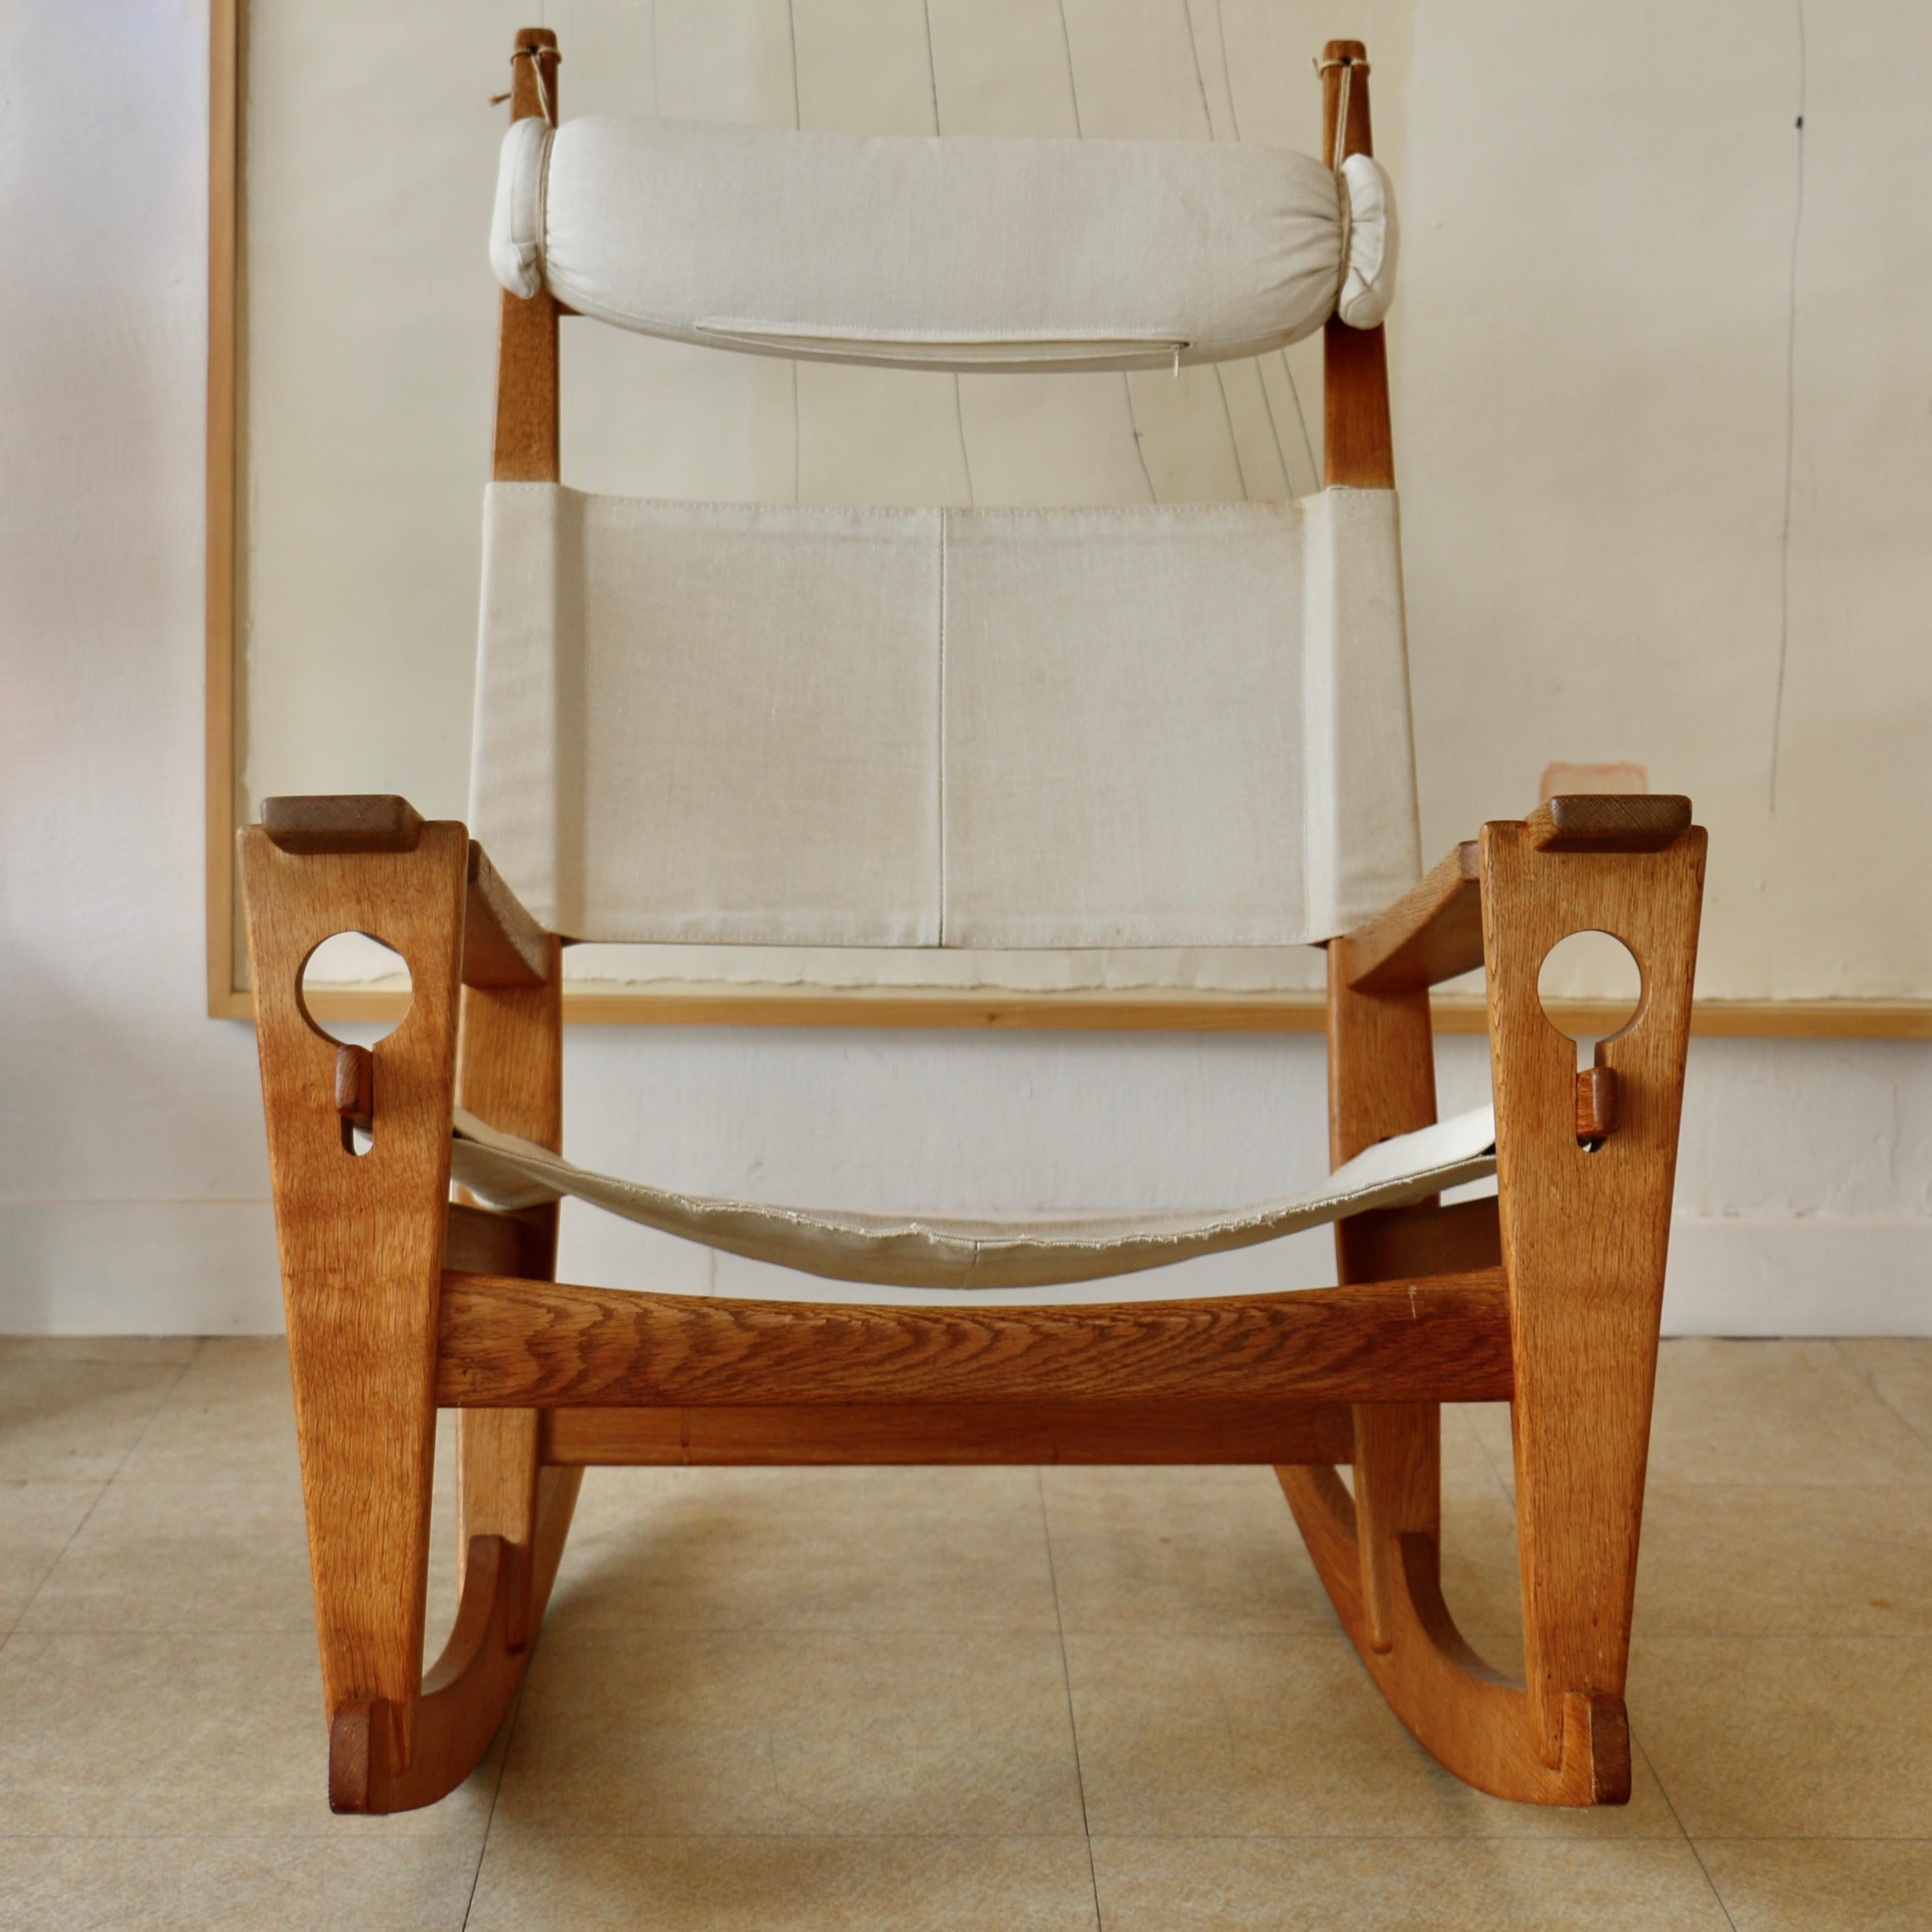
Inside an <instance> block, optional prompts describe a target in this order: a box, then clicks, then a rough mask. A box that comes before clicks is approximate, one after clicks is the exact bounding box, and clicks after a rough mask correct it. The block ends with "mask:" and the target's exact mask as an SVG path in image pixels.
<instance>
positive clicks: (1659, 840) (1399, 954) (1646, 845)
mask: <svg viewBox="0 0 1932 1932" xmlns="http://www.w3.org/2000/svg"><path fill="white" fill-rule="evenodd" d="M1523 823H1525V824H1526V825H1527V826H1529V835H1530V838H1531V840H1532V843H1534V844H1536V845H1537V846H1538V847H1540V848H1541V850H1544V851H1546V852H1659V851H1661V850H1663V849H1664V847H1665V846H1667V845H1669V844H1672V843H1673V841H1676V839H1678V838H1682V836H1683V835H1684V834H1685V832H1688V831H1689V830H1690V829H1691V801H1690V800H1689V799H1688V798H1685V797H1682V796H1679V795H1678V794H1676V793H1667V792H1573V793H1567V794H1565V796H1561V797H1558V798H1553V799H1551V800H1550V802H1549V803H1548V804H1547V805H1541V806H1539V807H1538V808H1537V809H1536V810H1535V811H1533V812H1532V813H1531V814H1530V815H1529V817H1528V818H1526V820H1524V821H1523ZM1480 873H1481V847H1480V845H1479V843H1478V841H1477V840H1475V839H1473V838H1472V839H1468V840H1466V841H1464V842H1463V844H1460V845H1458V846H1457V847H1456V849H1455V850H1454V851H1453V852H1452V853H1450V855H1449V856H1448V858H1446V859H1444V860H1443V862H1442V864H1441V865H1438V866H1437V867H1436V869H1435V871H1433V872H1431V873H1430V874H1429V876H1428V877H1427V878H1425V879H1424V880H1423V881H1422V883H1421V884H1420V885H1418V886H1415V887H1414V888H1413V889H1412V890H1410V891H1409V892H1405V893H1404V894H1403V896H1402V897H1401V898H1399V899H1397V901H1396V902H1395V904H1394V905H1392V906H1391V907H1388V910H1386V911H1384V912H1379V913H1376V916H1375V917H1374V918H1373V919H1370V921H1369V922H1368V924H1367V925H1366V926H1358V927H1357V928H1356V929H1355V931H1354V932H1352V933H1350V934H1349V935H1347V940H1346V944H1347V947H1348V970H1349V986H1351V987H1352V988H1353V989H1355V992H1358V993H1401V992H1414V991H1415V989H1416V988H1418V987H1419V986H1439V985H1440V984H1441V983H1442V982H1443V981H1444V980H1453V979H1454V978H1455V977H1456V976H1457V974H1459V973H1471V972H1474V971H1475V969H1476V968H1478V966H1480V965H1481V964H1482V963H1483V898H1482V886H1481V880H1480V877H1479V874H1480Z"/></svg>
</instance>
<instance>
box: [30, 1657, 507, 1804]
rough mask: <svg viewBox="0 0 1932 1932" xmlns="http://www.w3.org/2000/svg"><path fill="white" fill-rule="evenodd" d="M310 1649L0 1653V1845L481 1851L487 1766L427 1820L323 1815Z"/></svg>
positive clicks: (323, 1752)
mask: <svg viewBox="0 0 1932 1932" xmlns="http://www.w3.org/2000/svg"><path fill="white" fill-rule="evenodd" d="M321 1703H322V1700H321V1696H320V1678H319V1674H318V1670H317V1662H316V1655H315V1643H314V1639H313V1638H312V1637H308V1636H305V1635H302V1634H296V1633H288V1634H270V1635H250V1636H245V1637H236V1636H228V1637H181V1636H169V1637H124V1636H98V1635H83V1636H52V1635H45V1634H40V1633H38V1632H29V1631H15V1632H14V1633H13V1635H12V1636H11V1637H9V1638H8V1639H7V1642H6V1644H5V1648H4V1649H0V1836H10V1835H29V1836H31V1835H47V1836H59V1837H75V1838H95V1837H123V1836H139V1835H147V1834H153V1833H163V1834H166V1833H177V1834H184V1835H193V1836H197V1837H202V1836H205V1837H223V1838H242V1837H252V1836H260V1835H266V1836H275V1835H310V1834H326V1835H333V1836H338V1837H340V1836H344V1835H350V1834H353V1833H357V1832H363V1833H368V1834H371V1835H375V1836H378V1837H382V1836H390V1837H407V1836H419V1837H437V1836H451V1835H455V1836H461V1835H464V1834H468V1835H469V1836H470V1837H471V1838H472V1839H475V1838H480V1837H481V1832H482V1829H483V1826H484V1820H485V1819H486V1818H487V1813H488V1806H489V1800H490V1793H491V1791H492V1790H493V1788H494V1786H495V1783H496V1759H495V1757H492V1758H491V1759H490V1760H487V1761H486V1763H484V1766H481V1768H479V1769H478V1771H477V1772H476V1773H475V1775H474V1776H473V1777H472V1778H471V1780H470V1781H469V1784H467V1785H466V1786H465V1787H463V1790H461V1791H460V1792H458V1793H455V1794H454V1795H452V1796H451V1797H450V1798H449V1799H446V1800H445V1801H444V1802H443V1804H441V1805H438V1806H437V1807H436V1808H434V1810H431V1811H418V1812H411V1813H409V1814H407V1815H405V1816H404V1817H398V1818H393V1819H344V1818H333V1817H331V1816H330V1814H329V1807H328V1800H327V1796H326V1763H327V1741H326V1737H325V1736H324V1733H323V1724H322V1709H321Z"/></svg>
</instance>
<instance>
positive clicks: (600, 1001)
mask: <svg viewBox="0 0 1932 1932" xmlns="http://www.w3.org/2000/svg"><path fill="white" fill-rule="evenodd" d="M246 4H247V0H211V5H210V9H209V16H210V41H209V61H208V419H207V420H208V456H207V463H208V476H207V553H206V562H207V570H206V580H207V599H206V610H207V631H206V646H205V663H206V720H205V744H206V779H205V800H206V811H205V820H206V830H205V853H206V869H205V881H206V933H207V938H206V951H207V965H208V981H207V985H208V1013H209V1014H210V1016H212V1017H214V1018H217V1019H253V1018H254V1013H255V1006H254V997H253V995H251V992H249V990H248V988H247V987H246V986H244V985H243V984H242V980H241V975H240V974H239V972H238V971H237V970H236V969H237V967H238V965H239V959H238V956H237V950H236V933H237V927H236V910H237V899H236V875H235V835H236V829H237V827H238V826H239V823H240V801H239V795H238V793H237V790H236V768H235V747H236V718H235V705H236V697H237V690H236V676H235V651H236V617H237V610H236V587H237V582H238V578H237V569H238V565H239V557H238V547H237V540H238V535H239V529H238V523H239V517H238V511H237V500H238V499H237V490H238V487H239V485H240V483H241V481H242V478H241V453H240V434H241V431H242V422H241V419H240V414H239V389H240V380H241V373H242V356H243V353H244V349H245V341H244V330H243V326H242V209H243V199H242V197H243V194H244V179H243V172H242V151H243V149H242V114H241V101H242V87H241V81H242V73H243V58H244V49H243V27H244V24H245V7H246ZM538 299H539V300H540V301H541V302H545V303H547V302H548V301H549V298H548V297H547V296H544V297H540V298H538ZM551 327H552V329H553V328H554V323H553V322H552V323H551ZM552 407H554V404H552ZM526 431H527V433H528V434H531V435H532V436H534V437H536V438H537V440H538V443H537V444H532V445H530V446H529V447H532V448H534V447H536V446H538V444H540V443H541V423H540V422H538V421H535V420H532V421H531V422H528V423H526ZM551 446H552V450H553V452H554V425H553V426H552V430H551ZM498 455H499V461H500V460H502V457H503V455H504V452H503V450H502V447H501V446H500V444H499V452H498ZM1433 1004H1434V1013H1435V1024H1436V1031H1438V1032H1439V1033H1451V1034H1480V1033H1483V1032H1485V1031H1487V1028H1488V1013H1487V1006H1486V1004H1485V1002H1484V998H1483V996H1482V995H1481V994H1480V993H1468V994H1460V993H1458V994H1448V995H1443V994H1437V995H1435V996H1434V1002H1433ZM406 1006H407V997H406V995H403V994H401V993H400V992H392V991H389V990H386V989H359V988H347V987H345V988H340V989H333V990H331V991H329V992H325V993H323V994H321V995H319V996H318V997H317V1000H316V1001H315V1003H314V1010H315V1013H316V1015H317V1018H318V1019H335V1020H359V1019H371V1020H390V1021H393V1020H395V1019H399V1018H401V1015H402V1013H403V1012H404V1009H405V1007H406ZM1556 1011H1558V1012H1559V1013H1560V1014H1561V1015H1562V1017H1563V1019H1564V1021H1565V1024H1566V1025H1568V1026H1569V1028H1571V1031H1573V1032H1574V1033H1577V1034H1597V1033H1600V1032H1602V1031H1607V1030H1608V1029H1610V1028H1613V1027H1615V1026H1616V1025H1620V1024H1621V1023H1622V1019H1623V1017H1624V1010H1623V1009H1622V1008H1620V1007H1610V1006H1607V1005H1604V1004H1601V1003H1598V1002H1594V1001H1566V1002H1564V1003H1562V1004H1560V1005H1559V1007H1557V1008H1556ZM563 1013H564V1019H565V1022H580V1023H582V1024H584V1025H599V1026H613V1025H618V1026H621V1025H660V1026H661V1025H691V1026H715V1025H735V1026H758V1025H766V1026H868V1027H978V1028H1020V1029H1034V1030H1039V1029H1052V1030H1064V1031H1088V1030H1101V1031H1112V1030H1127V1029H1132V1030H1138V1031H1156V1032H1203V1031H1208V1032H1241V1033H1320V1032H1321V1031H1323V1029H1324V1028H1325V1025H1326V1024H1327V1022H1326V1017H1325V1013H1326V1008H1325V1001H1324V998H1323V996H1322V995H1321V994H1319V993H1314V992H1307V993H1303V992H1286V993H1241V992H1195V991H1187V990H1175V991H1166V990H1162V989H1148V990H1136V991H1132V992H1114V991H1100V990H1092V989H1082V990H1079V991H1076V992H1034V993H1028V992H989V991H987V990H986V989H963V988H962V989H948V988H897V987H879V988H869V989H844V988H835V987H826V988H801V987H798V986H762V985H757V984H736V983H688V984H671V983H658V984H655V985H653V986H649V987H631V986H610V987H603V986H586V985H584V984H583V983H577V984H575V985H573V986H570V987H568V988H567V989H565V993H564V996H563ZM1691 1031H1693V1032H1694V1033H1697V1034H1729V1035H1741V1034H1743V1035H1762V1036H1778V1037H1790V1038H1820V1039H1843V1040H1852V1039H1932V1001H1923V1000H1842V999H1814V1000H1713V1001H1700V1002H1698V1003H1697V1005H1696V1007H1694V1010H1693V1013H1692V1018H1691Z"/></svg>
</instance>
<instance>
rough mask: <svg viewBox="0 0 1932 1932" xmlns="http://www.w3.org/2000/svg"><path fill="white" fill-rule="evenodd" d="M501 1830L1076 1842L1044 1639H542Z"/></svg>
mask: <svg viewBox="0 0 1932 1932" xmlns="http://www.w3.org/2000/svg"><path fill="white" fill-rule="evenodd" d="M498 1816H499V1817H500V1818H502V1820H504V1821H505V1823H509V1824H514V1825H516V1826H520V1827H522V1828H523V1829H530V1830H537V1831H546V1832H619V1833H637V1834H651V1835H670V1836H680V1835H684V1834H686V1833H711V1832H730V1833H753V1834H767V1833H770V1834H781V1835H825V1834H833V1833H838V1834H858V1835H868V1834H873V1835H897V1834H900V1833H906V1832H934V1833H941V1834H949V1833H963V1834H995V1835H997V1834H999V1833H1004V1832H1043V1833H1047V1834H1054V1833H1061V1832H1078V1831H1079V1830H1080V1829H1081V1809H1080V1787H1079V1774H1078V1771H1077V1769H1076V1763H1075V1759H1074V1752H1073V1735H1072V1732H1071V1730H1070V1726H1069V1724H1068V1721H1067V1692H1066V1685H1065V1679H1064V1674H1063V1672H1062V1670H1061V1656H1060V1646H1059V1643H1058V1640H1057V1639H1056V1638H1055V1637H1053V1636H1052V1635H1051V1634H1041V1635H1034V1634H1029V1633H1026V1632H1021V1631H1010V1632H1006V1633H1003V1634H998V1635H984V1634H971V1633H966V1632H953V1633H940V1634H932V1635H928V1636H913V1635H908V1634H902V1633H897V1632H872V1633H866V1634H846V1633H836V1634H831V1633H808V1634H797V1633H786V1634H770V1633H758V1632H745V1633H699V1632H681V1631H661V1632H657V1631H653V1632H645V1631H591V1630H584V1629H576V1630H562V1629H559V1630H557V1631H550V1632H548V1633H547V1634H546V1635H545V1637H544V1640H543V1643H541V1646H540V1647H539V1648H538V1652H537V1654H536V1656H535V1659H534V1660H533V1661H532V1664H531V1667H530V1672H529V1677H528V1678H527V1679H526V1682H525V1685H524V1692H523V1707H522V1709H521V1711H520V1714H519V1715H518V1718H517V1727H516V1733H515V1736H514V1739H513V1740H512V1742H511V1749H510V1755H509V1760H508V1766H507V1769H506V1773H505V1778H504V1781H503V1787H502V1792H501V1794H500V1795H499V1799H498Z"/></svg>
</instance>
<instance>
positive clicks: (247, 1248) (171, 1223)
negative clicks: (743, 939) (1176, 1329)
mask: <svg viewBox="0 0 1932 1932" xmlns="http://www.w3.org/2000/svg"><path fill="white" fill-rule="evenodd" d="M632 1232H636V1231H632ZM586 1245H589V1244H586ZM1286 1246H1287V1247H1289V1248H1293V1249H1296V1250H1299V1252H1298V1253H1296V1255H1295V1258H1294V1261H1293V1264H1292V1266H1291V1267H1290V1268H1289V1269H1288V1271H1287V1273H1288V1274H1289V1277H1291V1278H1290V1279H1289V1280H1286V1281H1285V1280H1284V1279H1283V1269H1282V1268H1281V1266H1280V1263H1279V1262H1276V1261H1274V1260H1272V1259H1271V1252H1270V1250H1268V1249H1267V1248H1250V1249H1246V1250H1241V1251H1240V1253H1238V1254H1231V1255H1227V1256H1217V1257H1215V1258H1214V1264H1213V1265H1215V1266H1216V1267H1217V1269H1228V1268H1232V1269H1233V1270H1235V1271H1238V1272H1240V1273H1241V1274H1249V1273H1252V1274H1253V1283H1252V1286H1253V1288H1254V1289H1256V1290H1257V1291H1258V1292H1259V1291H1265V1290H1267V1289H1280V1288H1282V1287H1283V1286H1304V1285H1313V1282H1314V1280H1316V1278H1317V1277H1319V1275H1320V1274H1321V1273H1322V1271H1323V1269H1324V1268H1325V1258H1326V1257H1325V1250H1326V1246H1327V1244H1326V1241H1325V1238H1323V1237H1322V1236H1320V1235H1312V1236H1307V1237H1300V1238H1297V1239H1296V1240H1295V1241H1293V1242H1291V1243H1290V1244H1286ZM1275 1252H1276V1253H1280V1252H1282V1251H1281V1250H1276V1251H1275ZM586 1258H587V1257H586ZM1190 1266H1191V1267H1196V1268H1198V1267H1199V1266H1200V1264H1190ZM595 1272H596V1273H598V1274H601V1273H603V1272H604V1271H603V1270H601V1268H600V1269H597V1270H595ZM649 1272H651V1273H652V1274H655V1275H657V1276H658V1277H659V1278H660V1279H662V1278H663V1277H664V1271H662V1270H659V1269H653V1270H651V1271H649ZM1186 1274H1187V1268H1183V1269H1182V1270H1181V1271H1178V1272H1177V1273H1176V1274H1175V1275H1173V1276H1172V1277H1169V1279H1170V1280H1172V1283H1173V1286H1174V1289H1175V1290H1178V1292H1182V1293H1185V1292H1187V1289H1186V1288H1185V1286H1183V1283H1184V1278H1185V1277H1186ZM1304 1275H1305V1276H1307V1277H1308V1281H1307V1283H1306V1284H1304V1281H1303V1280H1302V1277H1304ZM619 1278H621V1277H619ZM665 1285H666V1286H676V1287H677V1288H679V1289H681V1290H682V1291H683V1292H691V1289H692V1287H694V1286H695V1283H693V1282H691V1281H688V1280H679V1281H676V1282H675V1283H673V1282H671V1281H668V1280H667V1281H666V1282H665ZM720 1285H721V1286H727V1288H729V1287H736V1288H737V1289H738V1292H756V1291H755V1289H754V1288H752V1287H751V1284H750V1283H749V1282H748V1281H747V1282H746V1283H743V1284H742V1285H741V1284H738V1283H727V1282H725V1281H724V1280H723V1278H722V1277H721V1282H720ZM1201 1285H1202V1286H1205V1280H1204V1281H1203V1282H1202V1284H1201ZM1220 1285H1223V1286H1234V1285H1235V1283H1233V1282H1232V1281H1229V1280H1225V1278H1224V1280H1223V1282H1222V1283H1220ZM1142 1292H1145V1286H1143V1288H1142ZM1088 1298H1091V1289H1083V1290H1082V1291H1080V1292H1079V1294H1078V1295H1071V1294H1070V1296H1069V1299H1070V1300H1071V1299H1082V1300H1084V1299H1088ZM281 1327H282V1304H281V1289H280V1286H279V1283H278V1277H277V1273H276V1264H275V1229H274V1226H273V1223H272V1220H271V1219H270V1217H269V1205H268V1203H267V1202H266V1201H11V1202H0V1334H43V1335H121V1334H127V1335H271V1334H279V1333H280V1332H281ZM1664 1332H1665V1333H1666V1334H1672V1335H1923V1336H1932V1220H1920V1219H1908V1218H1906V1217H1894V1218H1888V1219H1879V1218H1873V1219H1870V1220H1864V1219H1849V1218H1836V1217H1829V1218H1828V1217H1802V1218H1799V1217H1793V1218H1787V1219H1778V1220H1742V1219H1736V1218H1730V1217H1724V1218H1712V1219H1685V1220H1679V1221H1678V1222H1677V1223H1676V1225H1675V1226H1673V1229H1672V1230H1671V1237H1670V1277H1669V1280H1668V1283H1667V1287H1666V1289H1665V1292H1664Z"/></svg>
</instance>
